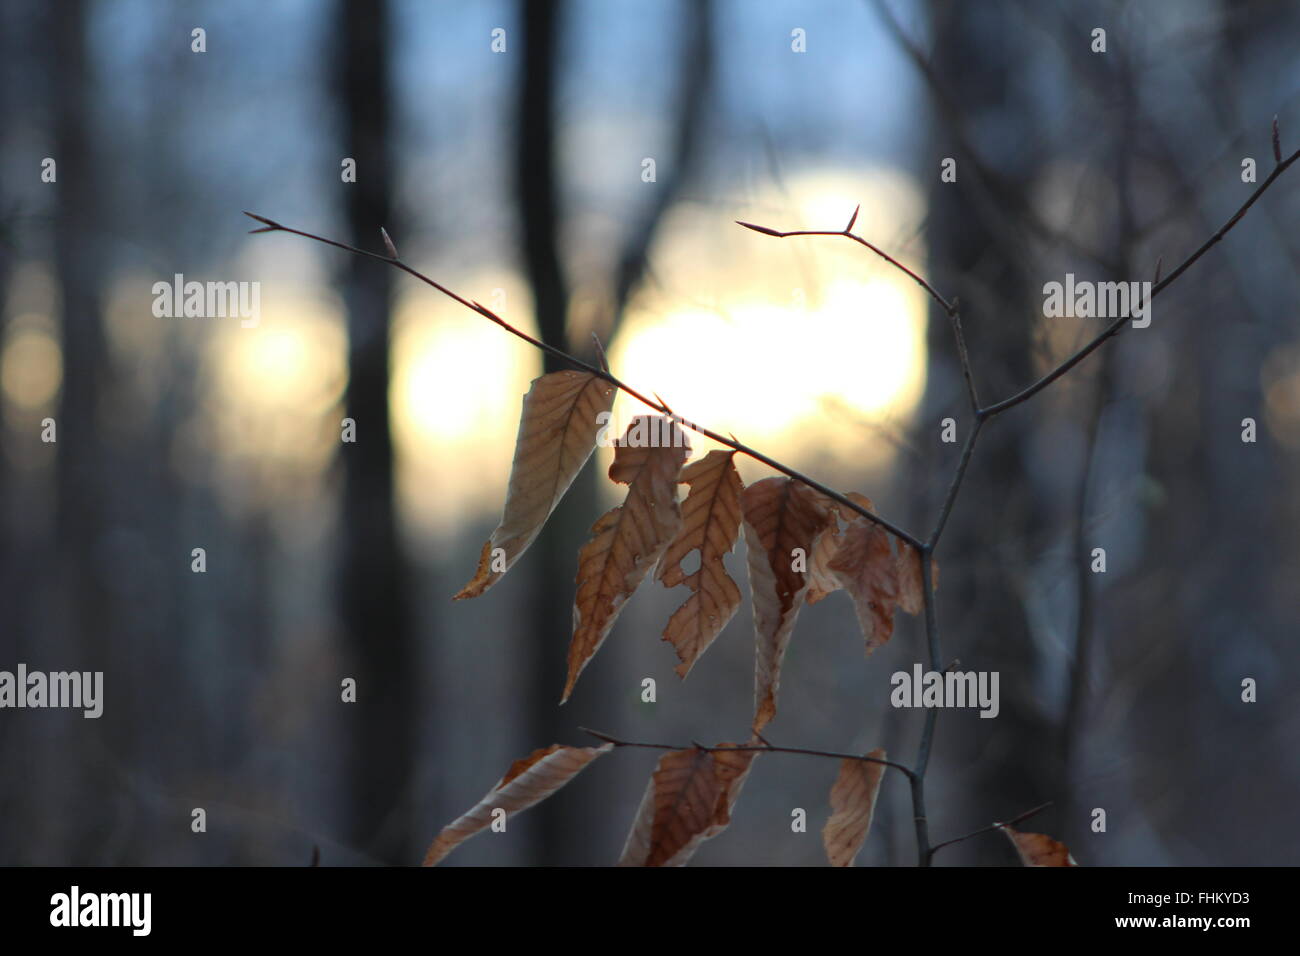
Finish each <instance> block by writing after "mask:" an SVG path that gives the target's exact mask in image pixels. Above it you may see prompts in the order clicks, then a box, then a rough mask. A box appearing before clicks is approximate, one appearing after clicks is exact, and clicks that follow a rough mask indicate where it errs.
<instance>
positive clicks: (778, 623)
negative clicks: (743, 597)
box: [741, 477, 835, 731]
mask: <svg viewBox="0 0 1300 956" xmlns="http://www.w3.org/2000/svg"><path fill="white" fill-rule="evenodd" d="M741 502H742V505H743V509H744V515H745V543H746V545H747V546H748V549H749V554H748V564H749V588H750V593H751V597H752V600H753V603H754V639H755V653H754V730H755V731H760V730H762V729H763V728H764V727H765V726H767V724H768V722H769V721H771V719H772V718H773V717H775V716H776V697H777V691H778V690H779V688H780V685H781V662H782V661H783V660H784V659H785V651H786V647H787V646H788V645H789V643H790V635H791V634H792V633H793V631H794V622H795V619H796V618H797V617H798V616H799V610H800V608H802V607H803V604H804V600H805V598H806V596H807V591H808V584H809V581H808V575H807V572H806V571H805V570H803V568H806V567H807V566H808V561H810V560H811V559H812V558H813V557H815V552H816V547H817V544H818V538H819V536H820V535H822V534H823V533H826V532H828V531H833V530H834V527H835V518H834V513H833V511H832V509H831V507H830V499H829V498H826V497H825V496H824V495H822V494H820V493H818V492H816V491H814V490H813V489H812V488H809V487H808V486H807V485H805V484H803V483H802V482H797V481H794V480H793V479H791V478H784V477H782V478H764V479H763V480H762V481H756V482H754V484H752V485H750V486H749V487H748V488H746V489H745V491H744V494H743V495H742V496H741ZM796 551H798V552H800V553H802V555H803V560H802V561H797V560H796Z"/></svg>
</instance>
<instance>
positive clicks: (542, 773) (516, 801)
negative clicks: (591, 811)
mask: <svg viewBox="0 0 1300 956" xmlns="http://www.w3.org/2000/svg"><path fill="white" fill-rule="evenodd" d="M613 749H614V745H613V744H602V745H601V746H599V747H567V746H565V745H564V744H552V745H551V746H549V747H543V748H542V749H541V750H536V751H534V752H533V753H531V754H529V755H528V756H527V757H524V758H523V759H522V760H516V761H515V762H514V763H513V764H511V765H510V769H509V770H507V771H506V775H505V776H504V777H502V778H501V782H500V783H498V784H497V785H496V786H495V787H493V788H492V789H491V790H489V791H488V792H487V795H486V796H485V797H483V799H482V800H480V801H479V802H478V803H476V804H475V805H474V807H473V808H472V809H471V810H470V811H469V812H468V813H466V814H465V815H464V816H462V817H460V818H458V819H456V820H454V821H452V822H451V823H449V824H447V825H446V826H445V827H443V828H442V832H441V833H439V834H438V837H437V839H435V840H434V841H433V843H432V844H431V845H430V846H429V852H428V853H426V854H425V857H424V865H425V866H435V865H436V864H437V863H438V862H439V861H441V860H442V859H443V857H445V856H446V855H447V854H448V853H450V852H451V851H452V850H454V849H456V847H458V846H460V844H462V843H464V842H465V841H466V840H468V839H469V838H470V837H472V836H474V835H475V834H476V833H479V832H481V831H482V830H485V829H487V827H488V826H490V825H491V823H492V814H493V811H495V810H498V809H500V810H504V811H505V812H506V818H507V819H509V817H510V816H511V815H512V814H515V813H519V812H520V811H521V810H527V809H528V808H529V807H531V806H532V805H533V804H535V803H540V802H541V801H542V800H545V799H546V798H547V797H549V796H550V795H551V794H553V793H554V792H555V791H556V790H559V789H560V788H561V787H563V786H564V785H565V784H566V783H568V782H569V781H570V780H572V779H573V778H574V777H576V776H577V775H578V774H579V773H581V772H582V770H583V769H584V768H585V767H586V766H587V764H589V763H591V762H592V761H593V760H595V759H596V758H597V757H599V756H600V755H601V754H604V753H608V752H609V751H611V750H613Z"/></svg>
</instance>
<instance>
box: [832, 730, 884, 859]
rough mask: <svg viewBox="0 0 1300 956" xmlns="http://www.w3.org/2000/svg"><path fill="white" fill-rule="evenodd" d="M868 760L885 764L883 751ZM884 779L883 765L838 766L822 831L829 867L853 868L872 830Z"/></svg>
mask: <svg viewBox="0 0 1300 956" xmlns="http://www.w3.org/2000/svg"><path fill="white" fill-rule="evenodd" d="M867 756H868V757H875V758H876V759H877V760H884V759H885V751H884V750H883V749H881V748H879V747H877V748H876V749H875V750H873V751H871V753H869V754H867ZM884 775H885V765H884V764H880V763H872V762H871V761H869V760H845V761H844V762H843V763H841V764H840V775H839V777H838V778H837V779H836V780H835V785H834V786H833V787H831V817H830V819H829V820H827V821H826V826H825V827H824V828H823V829H822V843H823V844H824V845H825V847H826V856H827V858H828V859H829V860H830V861H831V866H852V865H853V860H854V857H856V856H857V855H858V851H859V850H860V849H862V844H863V843H864V842H866V839H867V831H868V830H870V829H871V817H872V815H873V814H874V813H875V811H876V795H877V794H878V793H879V792H880V781H881V778H882V777H884Z"/></svg>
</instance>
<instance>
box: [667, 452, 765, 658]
mask: <svg viewBox="0 0 1300 956" xmlns="http://www.w3.org/2000/svg"><path fill="white" fill-rule="evenodd" d="M735 455H736V453H735V452H734V451H711V452H709V453H708V454H707V455H705V456H704V457H703V458H701V459H700V460H699V461H693V462H691V463H690V464H689V465H687V466H686V468H684V469H683V470H682V473H681V476H680V477H679V478H678V481H679V482H683V483H685V484H687V485H690V488H691V491H690V494H688V495H687V496H686V500H685V501H684V502H683V503H682V529H681V531H679V532H678V534H677V537H676V538H674V539H673V541H672V543H671V544H670V545H669V546H668V550H667V551H666V552H664V556H663V559H662V560H661V561H660V562H659V569H658V571H657V572H656V575H655V576H656V577H657V578H658V579H659V580H660V581H661V582H663V584H664V586H665V587H670V588H671V587H676V586H677V585H679V584H682V583H685V584H686V585H687V586H689V587H690V589H691V591H692V592H693V593H692V594H691V596H690V597H689V598H687V599H686V603H685V604H683V605H682V606H681V607H679V608H678V609H677V610H676V611H674V612H673V616H672V617H671V618H669V620H668V626H667V627H666V628H664V640H665V641H668V642H669V643H670V644H672V645H673V647H674V648H676V650H677V656H678V658H679V659H680V660H681V664H680V665H678V667H677V675H678V676H679V677H685V676H686V675H687V674H689V673H690V670H691V668H692V667H693V666H694V665H695V661H696V660H697V659H698V658H699V656H700V655H701V654H703V653H704V651H705V649H707V648H708V646H709V645H710V644H712V643H713V640H714V638H716V637H717V636H718V634H720V633H721V632H722V629H723V628H724V627H726V626H727V622H728V621H730V620H731V618H732V617H733V616H734V615H735V613H736V611H737V609H738V608H739V607H740V588H738V587H737V586H736V582H735V581H733V580H732V579H731V576H730V575H728V574H727V568H726V565H725V564H724V563H723V558H724V557H725V555H726V554H727V553H728V552H729V551H730V550H731V549H732V548H734V547H735V546H736V538H737V537H738V536H739V534H740V494H741V492H742V491H743V490H744V487H745V486H744V485H743V484H742V483H741V481H740V475H739V474H738V473H737V472H736V465H735V462H734V458H735ZM697 550H698V551H699V554H700V566H699V568H698V569H697V570H696V571H695V572H693V573H691V574H686V573H685V572H684V571H682V561H683V559H685V558H686V556H687V555H689V554H690V553H691V552H692V551H697Z"/></svg>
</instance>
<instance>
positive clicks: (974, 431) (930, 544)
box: [925, 414, 985, 552]
mask: <svg viewBox="0 0 1300 956" xmlns="http://www.w3.org/2000/svg"><path fill="white" fill-rule="evenodd" d="M984 420H985V416H984V415H982V414H976V416H975V420H974V422H973V423H972V424H971V429H970V434H969V435H967V436H966V444H964V445H962V448H961V458H960V459H959V460H958V462H957V470H956V471H954V472H953V474H952V481H950V482H949V483H948V493H947V494H946V495H944V499H943V506H942V507H941V508H940V509H939V517H938V519H937V520H936V521H935V524H934V530H933V531H931V532H930V537H929V538H928V539H926V542H925V549H926V551H927V552H932V551H934V549H935V548H936V547H937V546H938V544H939V536H940V535H942V534H943V529H944V527H945V526H946V525H947V524H948V516H949V515H951V514H952V506H953V505H954V504H955V503H956V501H957V492H958V491H960V490H961V485H962V481H963V480H964V479H965V477H966V469H967V467H968V466H969V465H970V459H971V455H972V454H973V453H974V451H975V442H976V441H977V440H978V439H979V437H980V429H981V428H983V427H984Z"/></svg>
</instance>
